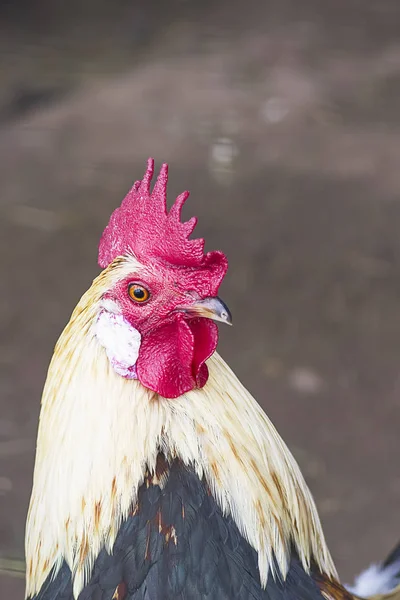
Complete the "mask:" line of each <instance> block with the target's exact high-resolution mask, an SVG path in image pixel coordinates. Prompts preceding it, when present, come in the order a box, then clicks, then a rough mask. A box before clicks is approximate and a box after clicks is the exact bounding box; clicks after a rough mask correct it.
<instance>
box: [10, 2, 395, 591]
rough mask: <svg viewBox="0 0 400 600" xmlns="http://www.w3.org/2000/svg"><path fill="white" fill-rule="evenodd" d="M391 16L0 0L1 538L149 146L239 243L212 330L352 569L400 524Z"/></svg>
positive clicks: (349, 9) (203, 220)
mask: <svg viewBox="0 0 400 600" xmlns="http://www.w3.org/2000/svg"><path fill="white" fill-rule="evenodd" d="M399 19H400V6H399V4H398V2H396V0H392V1H387V0H379V1H376V0H375V1H374V0H360V1H357V0H324V2H321V0H301V1H300V0H276V1H275V0H246V1H245V2H244V1H238V0H201V1H200V0H197V1H195V0H168V2H167V1H164V2H163V1H161V0H159V1H158V2H157V1H156V0H148V1H147V2H135V1H134V0H131V1H130V2H128V1H122V0H113V1H112V2H111V1H110V2H107V1H106V0H70V1H69V2H68V3H67V2H62V1H61V0H25V1H23V0H13V1H12V0H9V1H8V2H7V0H6V1H4V0H2V1H1V3H0V57H1V60H0V186H1V195H0V267H1V294H0V331H1V336H0V371H1V376H0V415H1V418H0V557H3V558H4V557H6V558H8V559H9V558H12V559H15V561H16V562H15V563H12V564H16V565H18V564H20V561H22V560H23V538H24V524H25V516H26V510H27V504H28V499H29V494H30V488H31V478H32V469H33V459H34V446H35V438H36V429H37V420H38V413H39V402H40V395H41V390H42V386H43V383H44V379H45V375H46V369H47V365H48V362H49V360H50V357H51V354H52V350H53V345H54V343H55V341H56V339H57V337H58V335H59V333H60V331H61V329H62V328H63V326H64V325H65V323H66V322H67V320H68V319H69V316H70V313H71V311H72V309H73V308H74V306H75V304H76V302H77V301H78V299H79V298H80V296H81V294H82V293H83V292H84V291H85V290H86V289H87V287H88V286H89V285H90V282H91V280H92V279H93V277H95V276H96V274H97V273H98V268H97V266H96V258H97V257H96V253H97V243H98V240H99V236H100V234H101V231H102V230H103V228H104V226H105V225H106V223H107V220H108V217H109V215H110V213H111V211H112V210H113V209H114V208H115V207H116V206H117V204H119V203H120V201H121V200H122V198H123V196H124V195H125V193H126V191H127V190H128V189H129V187H130V186H131V184H132V182H133V181H134V180H135V179H137V178H140V177H141V176H142V174H143V172H144V169H145V162H146V159H147V157H148V156H149V155H151V156H154V157H155V159H156V161H157V163H158V165H160V163H161V162H162V161H168V162H169V163H170V173H171V176H170V200H172V199H173V197H174V196H175V195H176V194H177V193H178V192H180V191H182V190H183V189H186V188H188V189H190V190H191V192H192V196H191V200H190V201H189V202H188V205H187V207H186V209H185V210H186V214H185V216H188V217H189V216H191V214H197V215H198V216H199V217H200V222H199V226H198V233H199V234H201V235H204V236H205V237H206V240H207V243H208V247H209V248H210V249H213V248H221V249H222V250H224V251H225V252H226V253H227V254H228V257H229V259H230V271H229V273H228V276H227V280H226V283H225V284H224V289H223V290H222V292H221V296H222V297H223V298H224V299H225V300H226V302H227V303H228V305H229V306H230V308H231V309H232V313H233V316H234V327H233V328H232V329H228V328H226V329H224V328H221V344H220V351H221V353H222V355H223V356H224V358H226V359H227V360H228V362H229V363H230V365H231V366H232V367H233V369H234V370H235V372H236V373H237V374H238V376H239V377H240V379H241V380H242V381H243V382H244V383H245V385H246V386H247V387H248V388H249V389H250V390H251V391H252V393H253V394H254V395H255V396H256V398H257V399H258V400H259V402H260V403H261V404H262V406H263V407H264V408H265V410H266V411H267V413H268V415H269V416H270V417H271V419H272V420H273V422H274V423H275V425H276V426H277V428H278V430H279V431H280V433H281V434H282V436H283V438H284V439H285V441H286V442H287V443H288V445H289V447H290V448H291V450H292V451H293V453H294V454H295V456H296V458H297V460H298V461H299V463H300V466H301V468H302V470H303V472H304V474H305V476H306V479H307V481H308V483H309V485H310V487H311V489H312V491H313V493H314V495H315V498H316V501H317V504H318V508H319V511H320V514H321V518H322V521H323V525H324V529H325V531H326V535H327V539H328V543H329V545H330V548H331V550H332V553H333V556H334V559H335V560H336V563H337V566H338V568H339V571H340V574H341V575H342V577H343V579H344V580H345V581H349V580H350V579H351V578H352V577H353V575H354V574H355V573H357V572H358V571H359V570H360V569H362V568H363V566H366V565H367V564H368V563H369V562H370V561H373V560H377V559H379V558H381V557H383V556H384V555H385V553H386V552H388V551H389V550H390V549H391V546H392V545H393V544H394V543H395V542H397V540H398V539H399V538H400V521H399V518H398V515H399V506H400V467H399V460H398V457H399V452H400V439H399V429H400V310H399V304H400V236H399V232H400V202H399V196H400V166H399V157H400V152H399V151H400V116H399V108H398V107H399V92H400V37H399ZM0 586H1V588H0V589H1V590H2V597H3V596H4V597H6V595H5V594H6V593H8V595H9V596H10V597H11V596H12V597H13V598H22V595H23V580H22V579H20V578H17V577H11V576H9V575H6V574H4V573H3V574H2V575H1V577H0Z"/></svg>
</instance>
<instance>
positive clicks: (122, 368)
mask: <svg viewBox="0 0 400 600" xmlns="http://www.w3.org/2000/svg"><path fill="white" fill-rule="evenodd" d="M113 304H114V303H113ZM104 308H105V309H106V310H102V311H101V312H100V314H99V317H98V319H97V322H96V326H95V333H96V337H97V339H98V341H99V343H100V344H101V345H102V346H103V348H104V349H105V351H106V353H107V357H108V360H109V361H110V363H111V365H112V367H113V369H114V370H115V371H116V372H117V373H118V375H121V376H122V377H126V378H128V379H137V374H136V369H135V364H136V361H137V359H138V356H139V349H140V343H141V335H140V333H139V332H138V330H137V329H135V328H134V327H132V325H130V323H128V322H127V321H126V320H125V319H124V317H123V316H122V315H121V314H118V313H117V312H116V311H115V310H112V311H109V310H108V308H109V307H106V306H105V307H104Z"/></svg>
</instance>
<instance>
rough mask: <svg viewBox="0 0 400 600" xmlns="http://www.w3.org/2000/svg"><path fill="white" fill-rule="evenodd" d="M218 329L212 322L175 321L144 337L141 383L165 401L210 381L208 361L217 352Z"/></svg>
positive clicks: (180, 317) (139, 361)
mask: <svg viewBox="0 0 400 600" xmlns="http://www.w3.org/2000/svg"><path fill="white" fill-rule="evenodd" d="M217 343H218V327H217V326H216V324H215V323H213V322H212V321H210V320H209V319H203V318H198V319H191V320H189V321H187V320H184V319H183V318H182V316H180V315H179V316H177V318H176V320H175V321H173V322H171V323H167V324H166V325H163V326H161V327H158V328H157V329H155V330H152V331H151V332H150V333H149V334H148V335H146V336H144V337H143V338H142V343H141V346H140V351H139V357H138V361H137V363H136V367H137V375H138V379H139V381H140V382H141V383H142V384H143V385H144V386H145V387H148V388H149V389H151V390H153V391H154V392H157V393H158V394H160V395H161V396H164V397H165V398H177V397H178V396H181V395H182V394H184V393H185V392H188V391H189V390H192V389H194V388H196V387H197V388H200V387H203V386H204V385H205V384H206V382H207V379H208V369H207V366H206V365H205V361H206V360H207V359H208V358H209V357H210V356H211V355H212V354H213V352H215V349H216V347H217Z"/></svg>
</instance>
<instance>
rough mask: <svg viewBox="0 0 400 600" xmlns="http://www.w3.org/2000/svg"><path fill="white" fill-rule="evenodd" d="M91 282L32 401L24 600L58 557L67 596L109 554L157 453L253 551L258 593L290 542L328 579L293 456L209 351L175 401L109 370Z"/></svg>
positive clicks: (329, 569)
mask: <svg viewBox="0 0 400 600" xmlns="http://www.w3.org/2000/svg"><path fill="white" fill-rule="evenodd" d="M102 277H104V276H103V275H101V276H100V278H98V280H96V281H95V282H94V285H93V286H92V288H91V289H90V290H89V292H87V294H86V295H85V296H84V297H83V299H82V301H81V302H80V303H79V304H78V306H77V308H76V310H75V311H74V313H73V316H72V318H71V321H70V323H69V325H68V326H67V327H66V329H65V330H64V332H63V334H62V335H61V337H60V340H59V342H58V344H57V346H56V350H55V353H54V356H53V359H52V362H51V365H50V368H49V373H48V378H47V381H46V385H45V389H44V393H43V399H42V409H41V416H40V425H39V433H38V443H37V456H36V465H35V474H34V485H33V491H32V498H31V504H30V509H29V515H28V522H27V535H26V558H27V595H34V594H35V593H37V592H38V590H39V589H40V588H41V586H42V585H43V583H44V581H45V580H46V578H47V577H48V575H49V573H50V572H51V571H52V569H53V568H54V572H56V571H57V570H58V569H59V568H60V567H61V565H62V563H63V561H64V560H65V561H66V563H67V564H68V565H69V567H70V568H71V571H72V573H73V579H74V593H75V596H76V597H77V595H78V594H79V592H80V591H81V589H82V588H83V587H84V585H85V583H86V582H87V580H88V578H89V577H90V574H91V571H92V567H93V564H94V561H95V559H96V558H97V556H98V554H99V552H100V551H101V549H102V548H105V549H106V550H108V551H110V552H111V550H112V548H113V545H114V542H115V539H116V536H117V534H118V530H119V528H120V525H121V523H122V522H124V521H125V520H126V519H127V518H128V516H129V514H131V512H132V510H133V507H134V506H135V503H136V501H137V492H138V490H139V488H140V486H141V485H142V483H143V481H144V479H145V476H146V473H149V474H150V475H151V476H152V477H153V480H154V479H155V478H157V472H158V471H157V457H158V455H159V452H160V451H162V452H163V453H164V454H165V456H166V458H167V460H168V461H171V462H172V461H173V460H174V459H176V458H178V459H179V460H180V461H182V463H183V464H184V465H187V466H190V468H191V469H192V470H193V472H194V473H196V474H197V476H198V477H199V479H201V480H204V481H205V482H206V484H207V485H208V487H209V489H210V491H211V493H212V495H213V497H214V498H215V500H216V502H217V504H218V506H219V507H220V509H221V511H222V513H223V514H225V515H228V514H230V515H232V517H233V519H234V521H235V523H236V525H237V527H238V529H239V530H240V532H241V533H242V535H243V536H244V537H245V539H246V540H247V541H248V542H249V543H250V545H251V546H252V548H254V550H255V551H256V552H257V553H258V565H259V571H260V579H261V583H262V584H263V585H265V584H266V581H267V577H268V573H269V571H270V570H273V569H274V564H277V565H278V567H279V569H280V571H281V572H282V573H283V574H284V575H285V574H286V572H287V568H288V565H287V560H288V547H289V545H290V544H291V543H293V544H294V546H295V548H296V551H297V553H298V556H299V558H300V560H301V562H302V564H303V566H304V568H306V569H308V568H309V565H310V563H311V562H312V561H313V560H314V561H315V562H316V564H317V566H318V567H319V569H320V571H321V572H323V573H326V574H327V575H334V574H335V568H334V566H333V563H332V560H331V557H330V555H329V552H328V549H327V547H326V544H325V541H324V537H323V533H322V529H321V526H320V523H319V519H318V515H317V512H316V509H315V506H314V502H313V500H312V498H311V495H310V493H309V491H308V488H307V486H306V484H305V483H304V480H303V478H302V476H301V473H300V471H299V469H298V467H297V465H296V463H295V461H294V459H293V458H292V456H291V454H290V452H289V451H288V449H287V448H286V446H285V445H284V443H283V442H282V440H281V438H280V437H279V435H278V434H277V432H276V431H275V429H274V427H273V426H272V424H271V423H270V421H269V420H268V419H267V417H266V416H265V414H264V413H263V412H262V410H261V409H260V407H259V406H258V404H257V403H256V402H255V400H254V399H253V398H252V397H251V396H250V394H249V393H248V392H247V391H246V389H245V388H244V387H243V386H242V385H241V384H240V382H239V381H238V379H237V378H236V377H235V375H234V374H233V373H232V371H231V370H230V369H229V367H227V365H226V364H225V363H224V361H223V360H222V359H221V358H220V357H219V356H218V355H217V354H214V355H213V356H212V357H211V359H210V360H209V361H208V367H209V371H210V377H209V381H208V383H207V384H206V386H205V387H204V388H203V389H201V390H195V391H192V392H189V393H186V394H185V395H183V396H181V397H179V398H177V399H175V400H167V399H165V398H161V397H159V396H157V395H156V394H154V393H153V392H151V391H150V390H148V389H146V388H144V387H143V386H142V385H141V384H140V383H139V382H138V381H137V380H128V379H125V378H123V377H121V376H119V375H118V374H117V373H116V372H115V371H114V369H113V368H112V367H111V366H110V363H109V361H108V359H107V356H106V353H105V351H104V349H103V348H102V347H101V346H100V344H99V343H98V341H97V339H96V337H95V334H94V327H93V325H94V323H95V320H96V318H97V314H98V302H99V299H100V297H101V292H102V290H103V288H104V285H105V283H104V282H103V280H102V279H101V278H102ZM163 483H164V482H163V481H162V478H161V480H160V485H161V486H162V485H163ZM275 561H276V563H275Z"/></svg>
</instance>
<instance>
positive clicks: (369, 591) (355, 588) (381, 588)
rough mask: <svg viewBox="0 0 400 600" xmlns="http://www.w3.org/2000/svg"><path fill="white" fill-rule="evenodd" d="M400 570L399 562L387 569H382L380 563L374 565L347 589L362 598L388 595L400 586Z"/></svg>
mask: <svg viewBox="0 0 400 600" xmlns="http://www.w3.org/2000/svg"><path fill="white" fill-rule="evenodd" d="M399 570H400V564H399V563H398V562H397V563H394V564H390V565H388V566H387V567H382V565H381V564H379V563H378V564H373V565H371V566H370V567H368V569H365V571H363V572H362V573H361V574H360V575H358V577H356V579H355V581H354V584H353V585H352V586H350V585H347V586H346V588H347V589H348V590H349V592H351V593H352V594H356V595H357V596H361V597H365V596H372V595H374V594H386V593H387V592H390V591H391V590H392V589H394V588H395V587H396V586H397V585H398V583H399Z"/></svg>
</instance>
